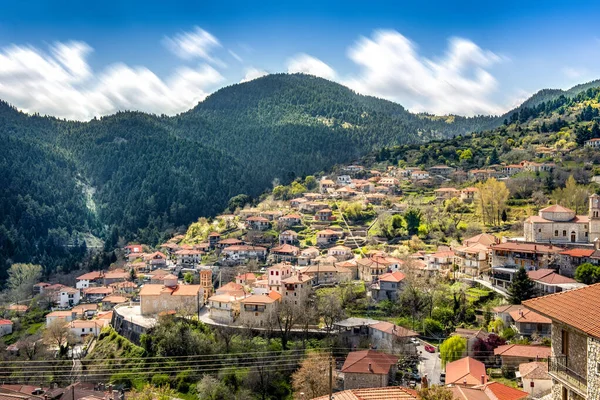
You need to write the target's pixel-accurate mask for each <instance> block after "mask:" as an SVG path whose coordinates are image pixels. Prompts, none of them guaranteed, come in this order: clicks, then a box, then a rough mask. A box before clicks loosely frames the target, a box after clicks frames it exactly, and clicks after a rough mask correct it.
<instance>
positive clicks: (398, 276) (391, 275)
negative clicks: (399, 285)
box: [379, 271, 406, 282]
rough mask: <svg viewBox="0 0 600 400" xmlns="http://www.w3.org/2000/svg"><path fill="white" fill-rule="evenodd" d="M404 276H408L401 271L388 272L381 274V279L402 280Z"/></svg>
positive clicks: (389, 280)
mask: <svg viewBox="0 0 600 400" xmlns="http://www.w3.org/2000/svg"><path fill="white" fill-rule="evenodd" d="M404 278H406V275H404V274H403V273H402V272H400V271H395V272H387V273H385V274H381V275H379V281H382V282H400V281H401V280H403V279H404Z"/></svg>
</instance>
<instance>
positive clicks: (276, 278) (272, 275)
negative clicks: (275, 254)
mask: <svg viewBox="0 0 600 400" xmlns="http://www.w3.org/2000/svg"><path fill="white" fill-rule="evenodd" d="M290 276H292V265H291V264H288V263H280V264H275V265H273V266H272V267H269V268H267V280H268V284H269V289H270V290H274V291H276V292H278V293H283V291H282V286H281V281H282V280H283V279H285V278H289V277H290Z"/></svg>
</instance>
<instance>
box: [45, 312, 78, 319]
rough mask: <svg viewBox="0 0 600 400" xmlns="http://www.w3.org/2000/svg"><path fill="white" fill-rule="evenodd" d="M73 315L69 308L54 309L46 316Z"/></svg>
mask: <svg viewBox="0 0 600 400" xmlns="http://www.w3.org/2000/svg"><path fill="white" fill-rule="evenodd" d="M72 315H73V312H72V311H70V310H68V311H52V312H51V313H49V314H46V317H58V318H64V317H70V316H72Z"/></svg>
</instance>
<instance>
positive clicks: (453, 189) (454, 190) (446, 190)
mask: <svg viewBox="0 0 600 400" xmlns="http://www.w3.org/2000/svg"><path fill="white" fill-rule="evenodd" d="M434 192H452V193H455V192H458V189H455V188H439V189H435V190H434Z"/></svg>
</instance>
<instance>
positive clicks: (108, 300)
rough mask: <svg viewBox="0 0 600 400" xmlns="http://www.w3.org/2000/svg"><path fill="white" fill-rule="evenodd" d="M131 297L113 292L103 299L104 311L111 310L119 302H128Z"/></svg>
mask: <svg viewBox="0 0 600 400" xmlns="http://www.w3.org/2000/svg"><path fill="white" fill-rule="evenodd" d="M128 301H129V299H128V298H127V297H125V296H119V295H116V294H111V295H110V296H106V297H105V298H103V299H102V311H110V310H112V309H113V308H115V306H117V305H118V304H123V303H127V302H128Z"/></svg>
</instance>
